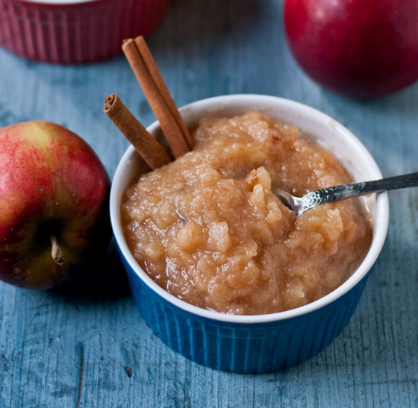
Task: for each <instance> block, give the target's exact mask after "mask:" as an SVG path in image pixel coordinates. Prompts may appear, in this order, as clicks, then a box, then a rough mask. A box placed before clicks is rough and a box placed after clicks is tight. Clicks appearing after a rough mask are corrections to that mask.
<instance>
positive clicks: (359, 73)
mask: <svg viewBox="0 0 418 408" xmlns="http://www.w3.org/2000/svg"><path fill="white" fill-rule="evenodd" d="M284 18H285V26H286V32H287V37H288V40H289V44H290V49H291V50H292V53H293V55H294V57H295V58H296V60H297V61H298V62H299V64H300V65H301V67H302V68H303V69H304V70H305V71H306V73H307V74H308V75H309V76H311V77H312V78H313V79H314V80H315V81H317V82H319V83H320V84H321V85H323V86H324V87H326V88H329V89H331V90H333V91H335V92H338V93H341V94H344V95H348V96H352V97H355V98H373V97H378V96H383V95H386V94H389V93H392V92H395V91H398V90H400V89H402V88H404V87H406V86H408V85H410V84H412V83H413V82H415V81H416V80H418V0H287V1H286V3H285V9H284Z"/></svg>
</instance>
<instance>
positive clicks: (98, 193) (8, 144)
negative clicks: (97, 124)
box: [0, 121, 111, 289]
mask: <svg viewBox="0 0 418 408" xmlns="http://www.w3.org/2000/svg"><path fill="white" fill-rule="evenodd" d="M109 188H110V182H109V178H108V176H107V173H106V170H105V169H104V167H103V165H102V163H101V162H100V160H99V158H98V157H97V156H96V154H95V153H94V152H93V150H92V149H91V148H90V146H89V145H88V144H87V143H86V142H85V141H84V140H83V139H81V138H80V137H79V136H77V135H76V134H75V133H73V132H71V131H69V130H67V129H65V128H64V127H62V126H59V125H56V124H54V123H49V122H40V121H33V122H24V123H19V124H16V125H12V126H8V127H5V128H3V129H0V279H1V280H3V281H5V282H8V283H11V284H13V285H17V286H21V287H25V288H32V289H47V288H51V287H54V286H58V285H60V284H61V283H63V282H65V281H66V280H68V279H69V278H70V277H71V276H73V275H74V274H76V273H77V272H80V271H83V270H84V269H86V268H87V267H88V266H87V265H88V264H89V262H90V261H92V260H93V259H98V258H99V257H103V256H104V255H105V251H106V249H107V246H108V244H109V240H110V237H111V229H110V223H109V217H108V194H109ZM85 272H86V273H87V272H88V271H85Z"/></svg>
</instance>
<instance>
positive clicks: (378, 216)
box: [110, 95, 389, 323]
mask: <svg viewBox="0 0 418 408" xmlns="http://www.w3.org/2000/svg"><path fill="white" fill-rule="evenodd" d="M252 109H253V110H254V109H255V110H258V111H261V112H265V113H267V114H269V115H271V116H272V117H273V118H275V119H279V120H282V121H283V122H285V123H288V124H292V125H296V126H298V127H299V129H300V130H301V132H302V133H303V134H306V136H307V137H308V138H309V137H311V136H312V137H314V139H315V140H316V141H317V142H318V143H319V144H320V145H322V146H324V147H326V148H327V149H328V150H330V151H331V152H332V153H334V154H335V155H336V156H337V157H338V158H339V159H340V160H341V161H342V163H343V164H344V165H345V167H346V168H347V170H348V171H349V173H350V174H351V175H352V176H353V178H354V180H355V181H367V180H375V179H379V178H381V177H382V174H381V172H380V170H379V168H378V166H377V164H376V162H375V161H374V159H373V157H372V156H371V155H370V153H369V152H368V151H367V149H366V148H365V147H364V146H363V144H362V143H361V142H360V141H359V140H358V139H357V138H356V137H355V136H354V135H353V134H352V133H351V132H350V131H349V130H347V129H346V128H345V127H344V126H342V125H341V124H340V123H338V122H337V121H335V120H334V119H332V118H330V117H329V116H327V115H325V114H324V113H322V112H319V111H317V110H316V109H313V108H310V107H308V106H306V105H303V104H301V103H298V102H293V101H290V100H287V99H283V98H277V97H272V96H263V95H229V96H220V97H216V98H210V99H205V100H201V101H198V102H194V103H192V104H190V105H187V106H184V107H183V108H181V109H180V112H181V114H182V116H183V118H184V120H185V122H186V124H187V125H188V126H192V125H194V124H196V122H197V121H198V120H199V119H200V118H204V117H222V116H233V115H239V114H242V113H244V112H247V111H248V110H252ZM148 130H149V131H150V132H151V133H152V134H153V135H156V136H158V135H159V134H160V133H161V130H160V127H159V123H158V122H154V123H153V124H152V125H151V126H149V127H148ZM139 163H140V159H139V157H138V155H137V153H136V151H135V149H134V148H133V147H132V146H130V147H129V148H128V150H127V151H126V153H125V154H124V155H123V157H122V159H121V161H120V163H119V166H118V168H117V170H116V173H115V176H114V179H113V184H112V191H111V196H110V214H111V221H112V226H113V232H114V235H115V239H116V240H117V242H118V244H119V247H120V249H121V251H122V253H123V256H124V257H125V258H126V260H127V262H128V263H129V265H130V266H131V268H132V269H133V270H134V271H135V273H136V274H137V275H138V276H139V278H140V279H141V280H142V281H143V282H144V283H146V284H147V285H148V286H149V287H150V288H151V289H152V290H153V291H155V292H156V293H157V294H158V295H160V296H161V297H162V298H164V299H166V300H167V301H168V302H171V303H172V304H174V305H176V306H178V307H179V308H181V309H184V310H186V311H188V312H190V313H193V314H196V315H199V316H202V317H206V318H210V319H215V320H218V321H224V322H233V323H265V322H271V321H277V320H284V319H289V318H292V317H296V316H300V315H303V314H306V313H309V312H312V311H314V310H316V309H319V308H321V307H323V306H325V305H327V304H329V303H331V302H332V301H334V300H336V299H337V298H339V297H341V296H342V295H344V294H345V293H347V292H348V291H349V290H350V289H351V288H353V287H354V286H355V285H356V284H357V283H358V282H360V281H361V279H362V278H363V277H364V276H365V275H366V274H367V272H368V271H369V270H370V268H371V267H372V266H373V264H374V262H375V261H376V259H377V257H378V255H379V253H380V251H381V249H382V246H383V243H384V241H385V238H386V232H387V228H388V221H389V202H388V197H387V193H380V194H378V195H376V194H373V195H371V196H370V197H368V198H365V203H366V205H367V207H368V209H369V211H370V216H371V219H372V223H373V240H372V245H371V248H370V250H369V252H368V254H367V256H366V258H365V259H364V261H363V262H362V264H361V265H360V267H359V268H358V269H357V270H356V272H354V274H353V275H352V276H351V277H350V278H349V279H348V280H347V281H346V282H345V283H344V284H342V285H341V286H340V287H338V288H337V289H336V290H334V291H333V292H331V293H330V294H328V295H326V296H324V297H323V298H321V299H318V300H316V301H315V302H312V303H309V304H307V305H305V306H302V307H299V308H296V309H292V310H288V311H285V312H279V313H272V314H266V315H250V316H238V315H227V314H223V313H218V312H213V311H210V310H205V309H201V308H199V307H196V306H193V305H190V304H188V303H186V302H184V301H183V300H180V299H178V298H176V297H175V296H173V295H171V294H169V293H168V292H166V291H165V290H164V289H162V288H161V287H160V286H158V285H157V284H156V283H155V282H154V281H153V280H152V279H151V278H150V277H149V276H148V275H147V274H146V273H145V272H144V271H143V270H142V269H141V267H140V266H139V264H138V263H137V262H136V260H135V258H134V257H133V255H132V253H131V252H130V250H129V248H128V246H127V244H126V241H125V238H124V235H123V231H122V227H121V216H120V207H121V202H122V197H123V194H124V192H125V191H126V189H127V187H129V186H130V185H132V184H133V183H134V182H135V181H136V180H137V179H138V170H137V169H138V164H139Z"/></svg>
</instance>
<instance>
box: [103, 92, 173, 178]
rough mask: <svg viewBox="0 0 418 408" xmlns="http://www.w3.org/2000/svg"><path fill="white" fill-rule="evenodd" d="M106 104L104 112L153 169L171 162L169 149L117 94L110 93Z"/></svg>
mask: <svg viewBox="0 0 418 408" xmlns="http://www.w3.org/2000/svg"><path fill="white" fill-rule="evenodd" d="M104 105H105V109H104V113H106V115H107V116H108V117H109V119H110V120H111V121H112V122H113V123H114V124H115V126H116V127H117V128H118V129H119V130H120V131H121V133H122V134H123V135H124V136H125V137H126V138H127V139H128V140H129V141H130V142H131V144H132V145H133V146H134V147H135V149H136V151H137V152H138V153H139V154H140V155H141V156H142V158H143V159H144V160H145V162H146V163H147V164H148V166H149V167H150V168H151V169H152V170H154V169H157V168H159V167H161V166H164V165H165V164H168V163H170V161H171V157H170V155H169V154H168V152H167V150H166V149H165V148H164V147H163V146H162V145H161V144H160V143H158V142H157V141H156V140H155V139H154V138H153V137H152V136H151V134H150V133H149V132H148V131H147V130H146V129H145V128H144V126H142V125H141V123H140V122H139V121H138V120H137V119H136V118H135V117H134V116H133V115H132V113H131V112H130V111H129V110H128V108H127V107H126V106H125V105H124V104H123V103H122V101H121V100H120V99H119V97H118V96H117V95H115V94H112V95H109V96H108V97H107V98H106V99H105V101H104Z"/></svg>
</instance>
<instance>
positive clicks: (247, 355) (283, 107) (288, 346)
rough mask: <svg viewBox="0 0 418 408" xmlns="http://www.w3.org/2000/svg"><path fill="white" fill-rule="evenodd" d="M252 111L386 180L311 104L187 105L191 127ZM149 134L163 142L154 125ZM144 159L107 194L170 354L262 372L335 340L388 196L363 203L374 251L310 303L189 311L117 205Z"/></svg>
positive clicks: (377, 243)
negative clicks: (262, 311)
mask: <svg viewBox="0 0 418 408" xmlns="http://www.w3.org/2000/svg"><path fill="white" fill-rule="evenodd" d="M250 109H256V110H259V111H262V112H265V113H267V114H269V115H271V116H272V117H274V118H276V119H279V120H282V121H283V122H286V123H289V124H292V125H295V126H298V127H299V129H300V131H301V133H302V134H303V135H306V137H309V138H313V139H314V140H316V142H317V143H319V144H320V145H321V146H324V147H325V148H327V149H328V150H330V151H332V152H333V153H334V154H335V155H336V156H337V157H338V158H339V159H340V160H341V162H342V163H343V164H344V165H345V167H346V168H347V170H348V171H349V172H350V173H351V175H352V176H353V178H354V180H355V181H362V180H363V181H365V180H373V179H378V178H381V177H382V175H381V173H380V171H379V168H378V167H377V165H376V163H375V161H374V159H373V158H372V156H371V155H370V154H369V152H368V151H367V150H366V148H365V147H364V146H363V145H362V144H361V143H360V141H359V140H358V139H357V138H356V137H355V136H354V135H353V134H352V133H351V132H349V131H348V130H347V129H346V128H345V127H344V126H342V125H341V124H339V123H338V122H336V121H335V120H333V119H332V118H330V117H329V116H327V115H325V114H323V113H321V112H319V111H317V110H315V109H312V108H310V107H308V106H306V105H303V104H300V103H297V102H293V101H289V100H286V99H282V98H276V97H271V96H261V95H230V96H222V97H217V98H211V99H206V100H203V101H199V102H195V103H192V104H190V105H187V106H185V107H184V108H182V109H181V114H182V116H183V118H184V119H185V122H186V124H187V125H188V126H192V125H194V124H196V123H197V121H198V120H199V119H200V118H203V117H220V116H233V115H237V114H242V113H244V112H246V111H248V110H250ZM148 130H149V131H150V132H151V133H152V134H153V135H155V136H156V137H159V136H160V135H161V129H160V127H159V123H158V122H155V123H154V124H152V125H151V126H150V127H149V128H148ZM141 169H143V162H142V160H141V159H140V158H139V156H138V155H137V153H136V152H135V150H134V148H133V147H130V148H129V149H128V150H127V152H126V153H125V155H124V156H123V157H122V159H121V161H120V163H119V166H118V168H117V170H116V173H115V177H114V180H113V184H112V191H111V197H110V211H111V220H112V226H113V231H114V235H115V239H116V242H117V244H118V248H119V251H120V255H121V258H122V260H123V262H124V265H125V268H126V271H127V274H128V277H129V282H130V285H131V289H132V293H133V295H134V297H135V301H136V303H137V305H138V308H139V311H140V313H141V315H142V317H143V318H144V319H145V321H146V323H147V324H148V326H149V327H150V328H151V329H152V331H153V332H154V333H155V335H156V336H157V337H159V338H160V339H161V340H162V341H163V342H164V343H165V344H167V345H168V346H169V347H171V348H172V349H173V350H175V351H177V352H179V353H180V354H182V355H183V356H185V357H187V358H189V359H191V360H193V361H195V362H197V363H199V364H202V365H204V366H208V367H212V368H216V369H219V370H224V371H231V372H236V373H263V372H268V371H275V370H280V369H282V368H285V367H290V366H292V365H295V364H297V363H300V362H302V361H304V360H306V359H308V358H310V357H312V356H313V355H315V354H316V353H318V352H319V351H321V350H323V349H324V348H325V347H326V346H327V345H328V344H329V343H331V342H332V341H333V340H334V339H335V338H336V337H337V336H338V335H339V334H340V333H341V331H342V329H343V328H344V327H345V326H346V325H347V323H348V321H349V320H350V318H351V316H352V315H353V313H354V311H355V309H356V306H357V304H358V301H359V299H360V296H361V294H362V292H363V289H364V285H365V283H366V280H367V278H368V276H369V273H370V270H371V268H372V266H373V264H374V262H375V261H376V259H377V257H378V255H379V253H380V251H381V249H382V246H383V243H384V240H385V237H386V232H387V227H388V218H389V204H388V198H387V194H386V193H381V194H379V195H376V194H374V195H371V196H370V197H366V198H364V201H365V205H366V206H367V208H368V210H369V212H370V218H371V221H372V224H373V240H372V245H371V248H370V250H369V252H368V254H367V256H366V258H365V260H364V261H363V263H362V264H361V265H360V267H359V268H358V269H357V270H356V271H355V272H354V274H353V275H352V276H351V277H350V278H349V279H348V280H347V281H346V282H345V283H344V284H343V285H341V286H340V287H339V288H337V289H336V290H334V291H333V292H332V293H330V294H328V295H327V296H325V297H323V298H321V299H319V300H317V301H315V302H313V303H310V304H308V305H305V306H302V307H299V308H296V309H293V310H289V311H286V312H281V313H273V314H267V315H255V316H235V315H226V314H221V313H217V312H213V311H209V310H204V309H201V308H198V307H196V306H192V305H190V304H188V303H186V302H184V301H182V300H180V299H178V298H176V297H174V296H172V295H170V294H169V293H168V292H166V291H165V290H164V289H162V288H161V287H159V286H158V285H157V284H156V283H155V282H154V281H153V280H152V279H151V278H150V277H149V276H148V275H147V274H146V273H145V272H144V271H143V270H142V269H141V267H140V266H139V265H138V263H137V262H136V261H135V259H134V257H133V255H132V254H131V252H130V250H129V248H128V246H127V244H126V241H125V238H124V236H123V231H122V226H121V215H120V206H121V202H122V197H123V194H124V192H125V190H126V189H127V187H128V186H130V185H131V184H133V183H134V182H135V181H137V179H138V177H139V175H140V173H141Z"/></svg>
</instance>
